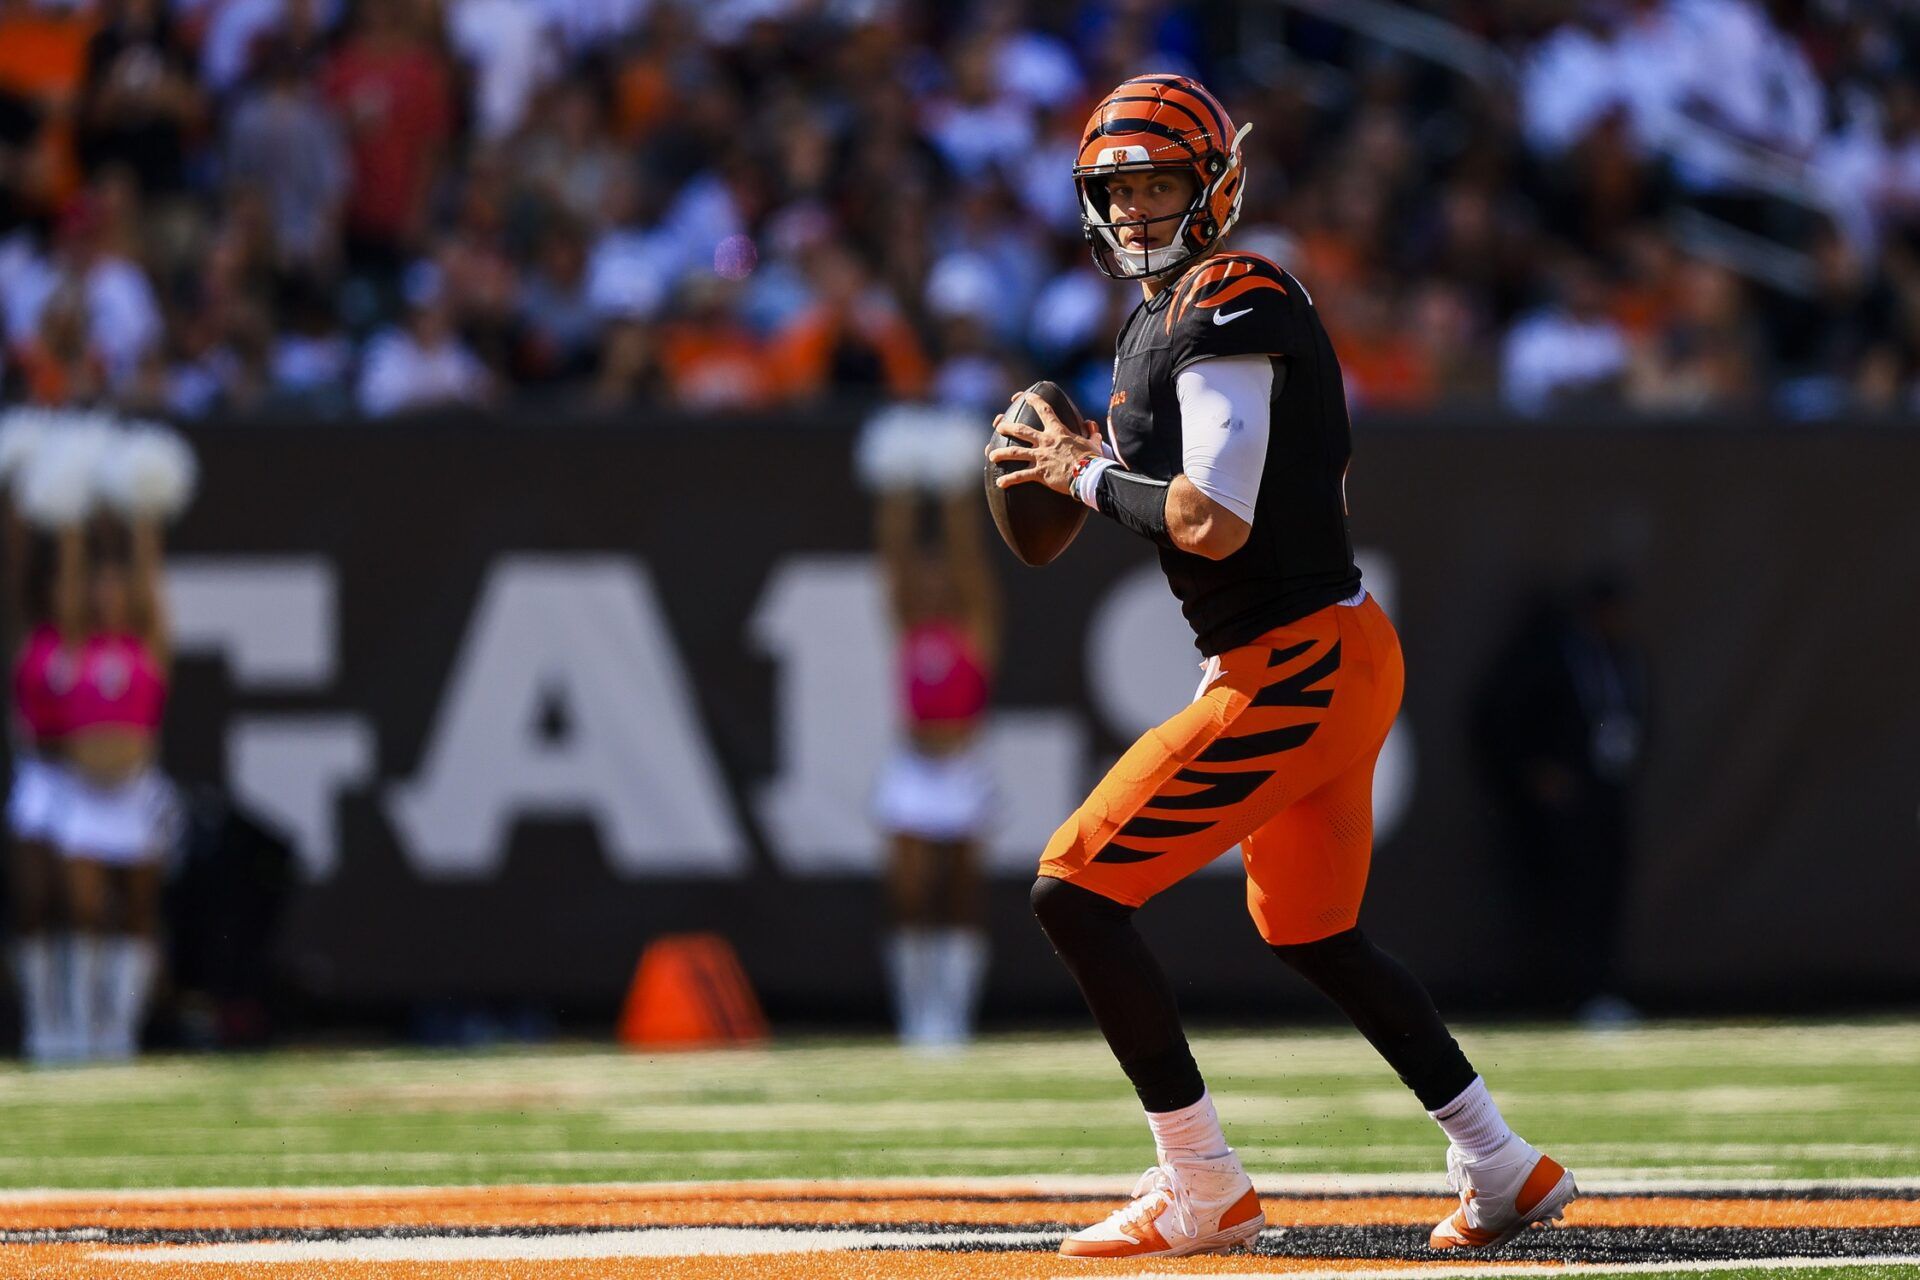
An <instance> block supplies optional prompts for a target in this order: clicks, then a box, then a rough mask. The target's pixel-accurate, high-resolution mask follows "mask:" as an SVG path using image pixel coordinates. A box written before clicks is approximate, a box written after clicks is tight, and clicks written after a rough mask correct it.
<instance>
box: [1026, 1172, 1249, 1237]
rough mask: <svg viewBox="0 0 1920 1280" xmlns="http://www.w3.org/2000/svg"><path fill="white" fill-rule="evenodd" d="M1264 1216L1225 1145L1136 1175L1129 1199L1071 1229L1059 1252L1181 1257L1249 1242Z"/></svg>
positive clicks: (1245, 1173)
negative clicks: (1210, 1155) (1210, 1154)
mask: <svg viewBox="0 0 1920 1280" xmlns="http://www.w3.org/2000/svg"><path fill="white" fill-rule="evenodd" d="M1266 1225H1267V1215H1266V1214H1265V1213H1264V1212H1263V1211H1262V1210H1261V1208H1260V1197H1259V1196H1256V1195H1255V1194H1254V1193H1253V1180H1252V1179H1251V1178H1249V1177H1247V1172H1246V1170H1244V1169H1242V1168H1241V1167H1240V1158H1239V1157H1238V1156H1236V1155H1234V1154H1233V1153H1232V1152H1231V1151H1229V1152H1228V1153H1227V1154H1226V1155H1224V1156H1222V1157H1221V1158H1220V1159H1218V1160H1185V1159H1182V1160H1170V1161H1168V1162H1167V1163H1166V1164H1159V1165H1155V1166H1154V1167H1153V1168H1151V1169H1149V1170H1147V1171H1146V1172H1145V1173H1143V1174H1141V1175H1140V1180H1139V1181H1138V1182H1136V1183H1135V1184H1134V1186H1133V1200H1132V1202H1131V1203H1129V1204H1128V1205H1127V1206H1126V1207H1125V1208H1122V1209H1116V1210H1114V1212H1113V1213H1111V1214H1110V1215H1108V1217H1107V1220H1106V1221H1105V1222H1102V1223H1099V1224H1097V1225H1095V1226H1091V1227H1088V1228H1087V1229H1086V1230H1085V1231H1082V1232H1080V1233H1078V1234H1077V1235H1071V1236H1068V1237H1067V1238H1066V1240H1065V1241H1063V1242H1062V1243H1061V1245H1060V1256H1061V1257H1063V1258H1180V1257H1185V1256H1186V1255H1187V1254H1190V1253H1225V1252H1227V1251H1228V1250H1230V1249H1237V1248H1240V1247H1242V1246H1244V1245H1249V1244H1251V1243H1253V1238H1254V1237H1255V1236H1257V1235H1259V1234H1260V1229H1261V1228H1262V1227H1264V1226H1266Z"/></svg>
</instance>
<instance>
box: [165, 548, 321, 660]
mask: <svg viewBox="0 0 1920 1280" xmlns="http://www.w3.org/2000/svg"><path fill="white" fill-rule="evenodd" d="M167 601H168V604H169V606H170V612H171V614H172V623H173V632H174V648H175V649H176V650H177V651H179V652H180V653H213V654H217V655H219V656H220V657H221V658H223V659H225V661H226V664H227V669H228V670H229V671H231V672H232V673H233V681H234V683H235V684H236V685H238V686H239V687H241V688H243V689H249V690H255V689H257V690H268V689H293V690H298V689H320V688H324V687H325V686H326V685H328V684H329V683H331V682H332V680H333V674H334V665H335V662H336V653H337V650H338V646H339V628H338V625H337V623H336V620H335V603H334V575H333V566H332V565H331V564H329V563H328V562H327V561H326V560H325V559H323V558H322V557H320V556H219V557H212V556H206V557H181V558H179V559H177V560H175V561H174V562H173V564H172V565H171V566H170V567H169V568H168V570H167Z"/></svg>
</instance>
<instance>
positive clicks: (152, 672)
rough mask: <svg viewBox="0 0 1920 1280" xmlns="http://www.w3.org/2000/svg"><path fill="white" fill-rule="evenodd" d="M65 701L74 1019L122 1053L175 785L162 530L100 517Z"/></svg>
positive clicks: (98, 1045)
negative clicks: (165, 718)
mask: <svg viewBox="0 0 1920 1280" xmlns="http://www.w3.org/2000/svg"><path fill="white" fill-rule="evenodd" d="M90 534H91V536H89V537H88V538H87V539H86V543H87V554H86V570H85V582H86V622H87V633H86V638H85V640H84V641H83V642H82V643H81V645H80V648H79V652H78V655H77V662H76V665H75V677H74V689H73V694H72V696H71V698H70V699H69V702H68V711H67V725H66V729H67V733H66V757H67V761H68V764H69V765H70V767H71V769H72V779H73V785H72V787H71V790H70V793H69V796H68V798H67V804H66V806H65V809H64V812H63V815H62V818H61V821H60V824H59V831H58V837H57V840H58V845H59V850H60V855H61V858H62V861H63V864H64V869H65V877H64V879H65V887H66V894H67V904H68V911H69V914H70V916H71V918H72V921H73V927H74V935H75V941H74V949H73V959H72V964H71V980H72V983H73V986H72V995H73V1018H74V1021H75V1023H76V1025H77V1026H79V1027H80V1029H81V1034H82V1035H83V1037H84V1044H85V1047H86V1053H87V1056H89V1057H104V1058H128V1057H131V1056H133V1053H134V1049H135V1047H136V1045H137V1043H138V1035H139V1030H140V1025H141V1021H142V1019H143V1017H144V1016H145V1013H146V1006H147V997H148V995H149V993H150V992H151V990H152V987H153V978H154V971H155V969H156V967H157V964H158V955H159V948H158V938H159V933H160V884H161V872H162V870H163V868H164V862H165V856H166V854H167V852H168V847H169V832H170V824H169V821H168V818H169V815H170V813H171V809H172V803H171V802H172V789H171V787H170V786H169V784H168V783H167V781H166V779H165V778H164V777H163V776H162V775H161V773H160V770H159V766H158V759H159V750H160V724H161V717H162V714H163V713H164V711H165V709H166V702H167V679H168V669H169V663H170V659H171V637H170V636H169V634H168V629H167V620H166V610H165V606H164V603H163V601H162V598H161V588H160V526H159V522H158V521H157V520H155V519H153V518H152V517H150V516H141V517H136V518H134V519H132V520H131V521H130V522H129V523H128V524H126V525H124V526H122V525H119V524H117V523H108V522H97V523H96V524H95V525H94V526H93V528H92V530H91V531H90Z"/></svg>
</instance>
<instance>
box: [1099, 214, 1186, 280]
mask: <svg viewBox="0 0 1920 1280" xmlns="http://www.w3.org/2000/svg"><path fill="white" fill-rule="evenodd" d="M1192 222H1193V210H1191V209H1189V210H1187V212H1186V213H1184V214H1182V215H1181V217H1180V225H1179V226H1177V227H1175V228H1174V229H1173V239H1172V240H1171V241H1170V242H1169V243H1167V244H1166V245H1163V246H1162V247H1160V248H1158V249H1154V248H1147V249H1128V248H1125V247H1123V246H1122V245H1121V243H1120V240H1119V237H1118V236H1116V235H1114V233H1113V230H1112V228H1111V227H1107V226H1103V227H1101V228H1100V235H1101V236H1102V237H1103V238H1104V239H1105V240H1106V242H1107V248H1108V249H1110V250H1112V252H1113V259H1114V265H1115V266H1116V267H1118V268H1119V271H1118V274H1119V275H1123V276H1126V277H1128V278H1130V279H1131V278H1137V277H1140V276H1145V275H1148V274H1158V273H1159V272H1162V271H1165V270H1167V269H1168V268H1170V267H1173V266H1175V265H1177V264H1178V263H1181V262H1185V261H1186V260H1187V259H1188V258H1190V257H1192V256H1193V249H1192V247H1191V246H1190V245H1188V244H1187V227H1188V226H1189V225H1190V224H1191V223H1192ZM1142 229H1143V230H1144V228H1142ZM1157 253H1158V254H1164V255H1166V256H1165V257H1164V258H1162V259H1161V260H1160V261H1159V263H1157V264H1156V263H1155V262H1154V260H1153V255H1155V254H1157Z"/></svg>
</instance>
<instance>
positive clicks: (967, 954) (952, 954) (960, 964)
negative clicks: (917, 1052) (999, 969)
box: [934, 929, 987, 1044]
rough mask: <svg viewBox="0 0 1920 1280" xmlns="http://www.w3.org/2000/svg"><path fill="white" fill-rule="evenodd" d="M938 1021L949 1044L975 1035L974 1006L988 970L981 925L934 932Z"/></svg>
mask: <svg viewBox="0 0 1920 1280" xmlns="http://www.w3.org/2000/svg"><path fill="white" fill-rule="evenodd" d="M934 955H935V960H934V978H935V986H936V993H937V994H936V997H935V1000H936V1014H935V1019H934V1021H935V1025H936V1029H937V1031H938V1033H939V1035H940V1036H941V1038H942V1039H943V1040H944V1041H945V1043H948V1044H965V1043H966V1042H967V1041H968V1040H970V1039H972V1038H973V1010H974V1005H975V1004H976V1003H978V1001H979V998H980V979H981V978H982V977H983V976H985V974H986V971H987V940H986V936H985V935H984V934H982V933H981V932H980V931H979V930H978V929H941V930H938V931H937V932H936V933H935V934H934Z"/></svg>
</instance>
